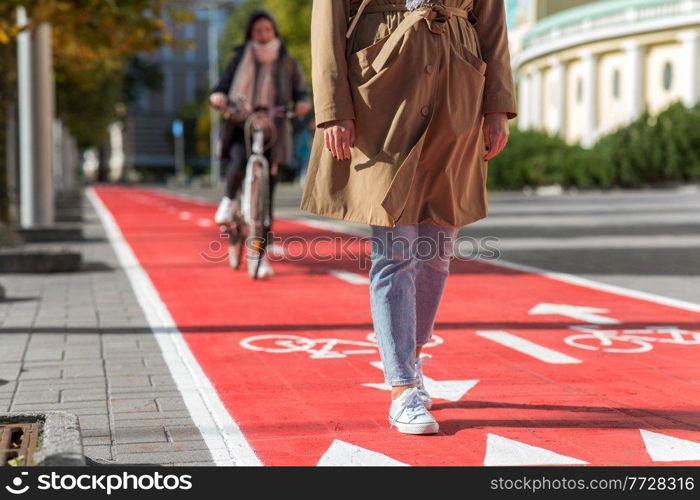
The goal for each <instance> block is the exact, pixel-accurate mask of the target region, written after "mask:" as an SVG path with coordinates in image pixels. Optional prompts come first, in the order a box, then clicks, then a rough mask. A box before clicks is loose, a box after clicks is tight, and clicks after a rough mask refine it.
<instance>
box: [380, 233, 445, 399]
mask: <svg viewBox="0 0 700 500" xmlns="http://www.w3.org/2000/svg"><path fill="white" fill-rule="evenodd" d="M371 229H372V238H371V248H372V252H371V261H372V264H371V268H370V273H369V278H370V305H371V309H372V321H373V323H374V332H375V335H376V337H377V344H378V345H379V354H380V356H381V358H382V364H383V365H384V377H385V380H386V383H387V384H389V385H391V386H401V385H411V384H414V383H415V378H416V373H415V359H416V357H415V351H416V346H423V345H425V344H426V343H427V342H428V341H429V340H430V337H431V336H432V334H433V324H434V323H435V316H436V314H437V310H438V306H439V305H440V299H441V298H442V293H443V291H444V289H445V281H446V279H447V276H448V275H449V266H450V260H451V258H452V256H453V255H454V248H453V247H454V237H455V234H456V232H457V228H454V227H448V226H439V225H436V224H432V223H424V224H405V225H398V226H395V227H384V226H374V225H372V226H371Z"/></svg>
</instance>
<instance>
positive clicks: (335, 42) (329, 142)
mask: <svg viewBox="0 0 700 500" xmlns="http://www.w3.org/2000/svg"><path fill="white" fill-rule="evenodd" d="M311 35H312V36H311V39H312V58H313V85H314V105H315V110H316V121H317V126H318V128H317V131H316V134H315V136H314V141H313V145H312V150H311V158H310V161H309V168H308V174H307V178H306V183H305V188H304V193H303V197H302V202H301V208H303V209H305V210H307V211H310V212H313V213H316V214H320V215H325V216H328V217H333V218H338V219H342V220H346V221H355V222H363V223H366V224H369V225H370V229H371V236H372V238H371V243H372V252H371V261H372V265H371V269H370V304H371V310H372V319H373V322H374V328H375V334H376V337H377V343H378V345H379V352H380V355H381V358H382V362H383V366H384V375H385V379H386V382H387V384H389V385H391V386H392V394H391V395H392V401H391V404H390V407H389V420H390V422H391V423H392V425H395V426H396V428H397V429H398V430H399V431H400V432H404V433H409V434H433V433H436V432H437V431H438V428H439V426H438V423H437V422H436V421H435V419H434V418H433V416H432V415H431V414H430V412H429V409H430V407H431V405H432V402H431V399H430V395H429V394H428V392H427V391H426V389H425V387H424V385H423V378H422V373H421V364H422V358H421V356H420V352H421V347H422V346H423V345H425V344H426V343H427V342H428V340H429V339H430V337H431V335H432V331H433V324H434V321H435V316H436V313H437V309H438V306H439V304H440V300H441V297H442V293H443V290H444V286H445V280H446V278H447V276H448V273H449V263H450V259H451V257H452V256H453V243H454V237H455V235H456V233H457V230H458V229H459V228H460V227H462V226H465V225H467V224H470V223H472V222H475V221H477V220H479V219H482V218H484V217H486V215H487V212H488V200H487V192H486V177H487V168H488V161H489V160H490V159H492V158H493V157H495V156H496V155H498V154H499V153H500V152H501V151H502V150H503V148H504V147H505V146H506V143H507V141H508V120H509V119H512V118H515V116H516V100H515V96H514V89H513V78H512V73H511V69H510V68H511V66H510V54H509V50H508V37H507V31H506V23H505V9H504V5H503V1H502V0H444V1H435V0H314V2H313V11H312V20H311Z"/></svg>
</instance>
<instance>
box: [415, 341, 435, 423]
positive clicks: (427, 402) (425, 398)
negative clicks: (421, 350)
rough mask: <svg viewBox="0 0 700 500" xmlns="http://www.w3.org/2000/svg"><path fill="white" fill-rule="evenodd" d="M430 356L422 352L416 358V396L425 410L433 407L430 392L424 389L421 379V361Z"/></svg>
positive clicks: (423, 361) (426, 359)
mask: <svg viewBox="0 0 700 500" xmlns="http://www.w3.org/2000/svg"><path fill="white" fill-rule="evenodd" d="M430 358H431V356H430V354H423V355H421V356H420V357H419V358H418V359H417V360H416V389H417V390H418V396H419V397H420V400H421V402H422V403H423V406H425V409H426V410H429V409H431V408H432V407H433V400H432V399H430V394H428V391H427V390H426V389H425V382H424V380H423V363H425V362H426V361H428V360H429V359H430Z"/></svg>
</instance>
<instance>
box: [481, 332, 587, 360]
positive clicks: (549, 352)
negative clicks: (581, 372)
mask: <svg viewBox="0 0 700 500" xmlns="http://www.w3.org/2000/svg"><path fill="white" fill-rule="evenodd" d="M476 334H477V335H478V336H479V337H483V338H485V339H488V340H491V341H493V342H496V343H497V344H501V345H502V346H505V347H510V348H511V349H515V350H516V351H518V352H520V353H523V354H527V355H528V356H532V357H533V358H535V359H539V360H540V361H544V362H545V363H551V364H555V365H569V364H575V363H580V362H581V360H580V359H576V358H572V357H571V356H568V355H566V354H564V353H561V352H559V351H555V350H554V349H550V348H549V347H544V346H541V345H539V344H536V343H534V342H531V341H529V340H527V339H524V338H522V337H518V336H517V335H513V334H512V333H508V332H504V331H501V330H478V331H477V332H476Z"/></svg>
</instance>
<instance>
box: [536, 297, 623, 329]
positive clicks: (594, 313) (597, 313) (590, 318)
mask: <svg viewBox="0 0 700 500" xmlns="http://www.w3.org/2000/svg"><path fill="white" fill-rule="evenodd" d="M607 312H610V310H609V309H602V308H600V307H588V306H572V305H570V304H550V303H548V302H540V303H539V304H537V305H536V306H535V307H533V308H532V309H530V314H545V315H549V314H552V315H554V314H556V315H559V316H567V317H569V318H573V319H578V320H581V321H585V322H587V323H597V324H599V325H612V324H616V323H619V321H618V320H616V319H614V318H610V317H608V316H603V315H602V313H607Z"/></svg>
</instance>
